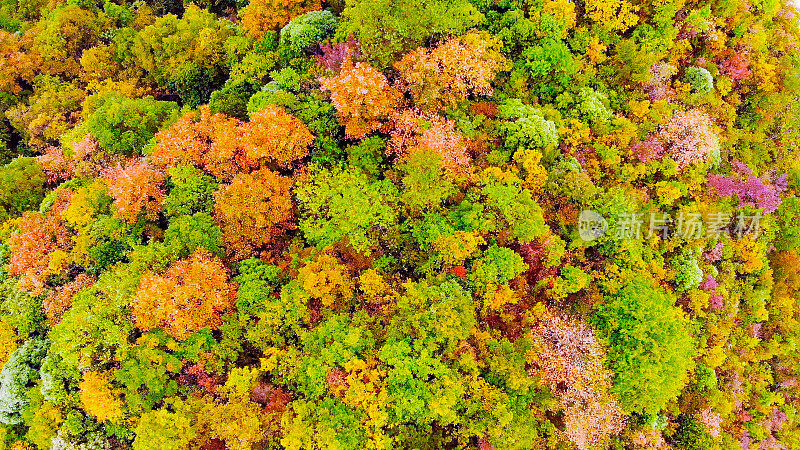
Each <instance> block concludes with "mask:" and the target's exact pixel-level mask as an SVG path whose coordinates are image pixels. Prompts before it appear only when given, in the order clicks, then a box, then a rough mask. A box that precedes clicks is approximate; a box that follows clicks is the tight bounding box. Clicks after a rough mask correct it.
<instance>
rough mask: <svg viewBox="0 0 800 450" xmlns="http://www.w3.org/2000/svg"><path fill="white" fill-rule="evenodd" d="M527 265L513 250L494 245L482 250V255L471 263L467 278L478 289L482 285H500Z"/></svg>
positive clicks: (523, 269) (515, 275)
mask: <svg viewBox="0 0 800 450" xmlns="http://www.w3.org/2000/svg"><path fill="white" fill-rule="evenodd" d="M527 268H528V266H527V265H526V264H525V263H524V262H522V257H521V256H519V255H518V254H517V253H516V252H514V250H511V249H510V248H505V247H498V246H496V245H492V246H490V247H489V248H488V249H486V251H485V252H483V257H481V258H479V259H476V260H475V261H474V262H473V263H472V271H471V273H470V274H469V279H470V281H471V282H472V284H473V285H474V286H476V287H478V289H481V287H482V286H500V285H502V284H505V283H508V281H509V280H512V279H514V278H516V277H517V275H519V274H521V273H522V272H524V271H525V270H526V269H527Z"/></svg>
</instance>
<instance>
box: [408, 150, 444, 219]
mask: <svg viewBox="0 0 800 450" xmlns="http://www.w3.org/2000/svg"><path fill="white" fill-rule="evenodd" d="M400 168H401V170H403V171H404V172H405V176H403V181H402V185H403V190H402V193H401V198H402V200H403V203H404V204H405V205H406V206H408V207H409V208H410V209H411V210H412V211H424V210H429V209H435V208H437V207H438V206H439V205H441V203H442V201H444V200H446V199H447V198H448V197H450V196H451V195H453V194H455V193H456V187H455V185H453V183H452V182H451V181H450V180H448V178H447V176H446V175H445V170H444V167H443V166H442V157H441V155H439V154H437V153H434V152H427V151H418V152H414V153H412V154H411V155H409V156H408V158H406V159H405V160H404V161H403V162H402V164H401V165H400Z"/></svg>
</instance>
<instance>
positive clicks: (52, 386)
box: [39, 347, 81, 405]
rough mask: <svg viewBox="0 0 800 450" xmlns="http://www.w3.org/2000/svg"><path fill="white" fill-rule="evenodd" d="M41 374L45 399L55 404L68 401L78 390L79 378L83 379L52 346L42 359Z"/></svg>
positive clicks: (42, 391)
mask: <svg viewBox="0 0 800 450" xmlns="http://www.w3.org/2000/svg"><path fill="white" fill-rule="evenodd" d="M39 376H40V378H41V380H42V386H41V388H40V390H41V393H42V396H43V398H44V400H45V401H47V402H50V403H52V404H54V405H61V404H65V403H67V401H68V399H69V397H70V395H72V394H74V393H75V392H77V390H78V380H80V379H81V374H80V372H79V371H78V370H77V369H76V368H75V367H72V366H70V365H68V364H67V363H66V362H65V361H64V360H63V359H61V357H60V356H59V355H58V354H57V353H56V352H55V350H54V349H53V348H52V347H51V348H50V349H49V350H48V352H47V356H45V357H44V359H42V366H41V367H40V368H39Z"/></svg>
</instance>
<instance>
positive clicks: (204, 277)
mask: <svg viewBox="0 0 800 450" xmlns="http://www.w3.org/2000/svg"><path fill="white" fill-rule="evenodd" d="M228 278H229V273H228V269H227V268H226V267H225V265H224V264H223V263H222V261H221V260H220V259H218V258H216V257H214V256H212V255H211V254H210V253H209V252H208V251H207V250H205V249H198V250H197V251H195V252H194V253H193V254H192V255H191V256H190V257H189V258H187V259H183V260H180V261H178V262H176V263H175V264H174V265H172V267H170V268H169V269H168V270H167V271H166V272H165V273H164V274H157V273H153V272H150V273H147V274H145V275H143V276H142V279H141V281H140V283H139V288H138V289H137V290H136V293H135V294H134V297H133V316H134V319H135V321H136V326H138V327H139V328H141V329H143V330H152V329H154V328H161V329H163V330H164V331H166V332H167V333H168V334H169V335H170V336H172V337H174V338H175V339H179V340H184V339H186V338H188V337H189V336H190V335H191V334H192V333H194V332H195V331H197V330H199V329H201V328H205V327H209V328H211V329H216V328H217V327H219V326H220V324H221V323H222V319H221V314H222V313H223V312H225V311H227V310H229V309H230V308H232V307H233V304H234V302H235V299H236V285H235V283H230V282H229V280H228Z"/></svg>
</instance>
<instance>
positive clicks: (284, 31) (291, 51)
mask: <svg viewBox="0 0 800 450" xmlns="http://www.w3.org/2000/svg"><path fill="white" fill-rule="evenodd" d="M334 31H336V18H335V17H334V16H333V14H332V13H331V12H330V11H329V10H324V11H311V12H308V13H305V14H303V15H302V16H299V17H295V18H294V19H292V21H291V22H289V23H288V24H287V25H286V26H284V27H283V28H281V34H280V50H281V51H282V52H283V54H285V55H286V56H288V57H290V58H292V57H298V56H302V55H303V53H304V52H305V51H306V50H308V49H309V48H310V47H311V46H313V45H314V44H318V43H320V42H322V41H323V40H325V39H326V38H328V37H330V36H332V35H333V33H334Z"/></svg>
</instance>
